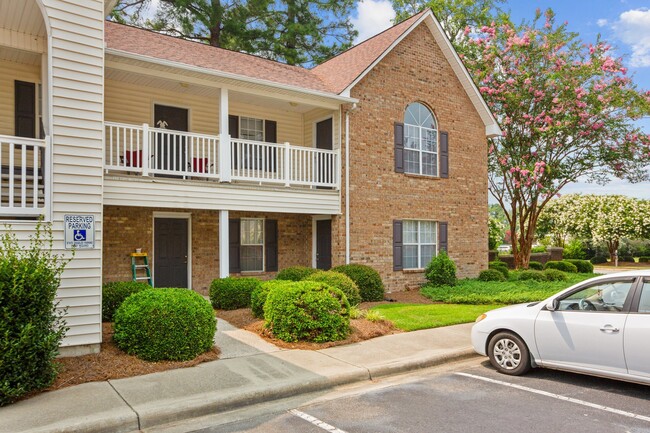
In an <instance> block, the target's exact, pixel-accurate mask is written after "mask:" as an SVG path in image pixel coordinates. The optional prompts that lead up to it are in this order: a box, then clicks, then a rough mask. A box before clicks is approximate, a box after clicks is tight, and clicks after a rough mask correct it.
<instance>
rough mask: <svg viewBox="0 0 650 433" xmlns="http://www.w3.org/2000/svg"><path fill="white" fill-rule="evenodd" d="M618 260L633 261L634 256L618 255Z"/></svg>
mask: <svg viewBox="0 0 650 433" xmlns="http://www.w3.org/2000/svg"><path fill="white" fill-rule="evenodd" d="M618 261H619V262H626V263H634V257H632V256H620V257H619V258H618Z"/></svg>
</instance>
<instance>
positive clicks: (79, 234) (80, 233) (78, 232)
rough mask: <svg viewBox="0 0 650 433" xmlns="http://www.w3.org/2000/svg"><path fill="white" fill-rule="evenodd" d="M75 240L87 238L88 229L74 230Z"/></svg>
mask: <svg viewBox="0 0 650 433" xmlns="http://www.w3.org/2000/svg"><path fill="white" fill-rule="evenodd" d="M74 240H75V241H77V242H80V241H85V240H86V230H75V231H74Z"/></svg>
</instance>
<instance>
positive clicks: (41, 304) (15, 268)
mask: <svg viewBox="0 0 650 433" xmlns="http://www.w3.org/2000/svg"><path fill="white" fill-rule="evenodd" d="M0 243H1V244H2V245H1V248H0V406H4V405H7V404H9V403H12V402H13V401H15V400H16V399H18V398H20V397H22V396H23V395H25V394H27V393H29V392H31V391H35V390H39V389H43V388H47V387H48V386H50V385H51V384H52V382H54V379H55V378H56V374H57V369H56V364H55V363H54V358H55V357H56V355H57V354H58V353H59V344H60V343H61V340H62V339H63V335H64V334H65V332H66V330H67V328H66V327H65V322H64V320H63V315H64V313H65V312H64V311H60V310H57V309H56V303H55V297H56V291H57V289H58V288H59V283H60V281H61V273H62V272H63V269H64V268H65V266H66V264H67V263H68V261H67V260H64V259H62V258H61V257H59V256H57V255H54V254H52V252H51V248H52V233H51V229H50V227H49V226H45V227H44V226H43V225H41V223H39V224H37V226H36V233H35V235H34V237H33V238H32V239H31V242H30V244H29V246H28V247H27V248H26V249H21V248H20V247H19V246H18V241H17V239H16V237H15V236H14V235H13V234H11V233H6V234H4V235H3V236H2V238H1V242H0Z"/></svg>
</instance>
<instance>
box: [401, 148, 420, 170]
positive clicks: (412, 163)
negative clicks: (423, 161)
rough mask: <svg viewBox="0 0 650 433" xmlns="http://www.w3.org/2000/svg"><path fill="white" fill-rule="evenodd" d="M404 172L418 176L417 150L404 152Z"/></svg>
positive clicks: (418, 154)
mask: <svg viewBox="0 0 650 433" xmlns="http://www.w3.org/2000/svg"><path fill="white" fill-rule="evenodd" d="M404 171H405V172H407V173H416V174H420V152H418V151H417V150H404Z"/></svg>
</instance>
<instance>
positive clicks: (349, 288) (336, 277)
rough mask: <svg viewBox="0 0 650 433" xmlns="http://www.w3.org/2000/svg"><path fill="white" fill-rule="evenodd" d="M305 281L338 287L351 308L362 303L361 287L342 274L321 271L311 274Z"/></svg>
mask: <svg viewBox="0 0 650 433" xmlns="http://www.w3.org/2000/svg"><path fill="white" fill-rule="evenodd" d="M303 281H318V282H320V283H325V284H329V285H330V286H332V287H336V288H337V289H339V290H340V291H342V292H343V293H344V294H345V297H346V298H348V302H349V303H350V305H351V306H356V305H359V304H360V303H361V293H360V292H359V287H357V285H356V284H355V283H354V281H352V279H350V277H348V276H347V275H345V274H343V273H341V272H335V271H319V272H316V273H314V274H311V275H310V276H308V277H307V278H305V279H304V280H303Z"/></svg>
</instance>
